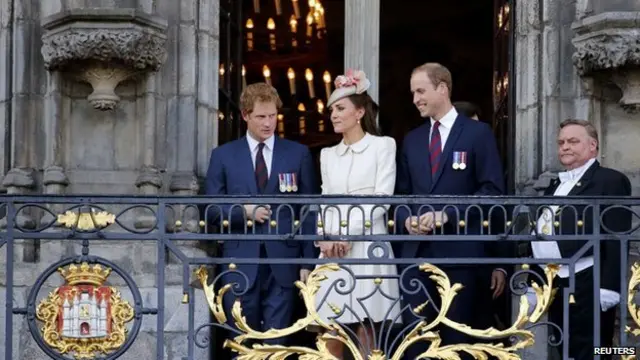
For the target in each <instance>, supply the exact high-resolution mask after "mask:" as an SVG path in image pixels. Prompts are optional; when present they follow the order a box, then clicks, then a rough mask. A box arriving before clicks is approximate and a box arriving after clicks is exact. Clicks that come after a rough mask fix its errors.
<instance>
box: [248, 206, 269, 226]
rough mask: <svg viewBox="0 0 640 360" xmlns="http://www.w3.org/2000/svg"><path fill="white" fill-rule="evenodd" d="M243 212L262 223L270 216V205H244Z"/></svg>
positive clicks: (249, 217)
mask: <svg viewBox="0 0 640 360" xmlns="http://www.w3.org/2000/svg"><path fill="white" fill-rule="evenodd" d="M244 212H245V213H246V214H247V218H248V219H250V220H253V221H257V222H259V223H261V224H262V223H264V222H265V221H267V220H269V216H271V207H270V206H269V205H260V206H256V205H244ZM254 212H255V214H254ZM254 215H255V216H254Z"/></svg>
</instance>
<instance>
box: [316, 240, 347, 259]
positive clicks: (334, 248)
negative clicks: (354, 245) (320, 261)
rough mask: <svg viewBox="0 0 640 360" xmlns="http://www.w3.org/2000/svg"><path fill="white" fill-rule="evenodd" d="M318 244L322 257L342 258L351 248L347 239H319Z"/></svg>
mask: <svg viewBox="0 0 640 360" xmlns="http://www.w3.org/2000/svg"><path fill="white" fill-rule="evenodd" d="M318 245H319V247H320V252H321V253H322V255H323V257H324V258H343V257H345V256H346V255H347V254H348V253H349V251H350V250H351V243H349V242H348V241H319V242H318Z"/></svg>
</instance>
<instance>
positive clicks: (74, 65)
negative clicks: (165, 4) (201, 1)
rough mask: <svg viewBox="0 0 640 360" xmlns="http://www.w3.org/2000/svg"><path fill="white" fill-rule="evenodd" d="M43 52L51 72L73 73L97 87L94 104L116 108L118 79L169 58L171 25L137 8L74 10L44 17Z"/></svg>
mask: <svg viewBox="0 0 640 360" xmlns="http://www.w3.org/2000/svg"><path fill="white" fill-rule="evenodd" d="M42 26H43V28H44V29H45V33H44V35H43V37H42V56H43V58H44V64H45V67H46V68H47V70H49V71H62V72H65V73H70V74H72V75H73V76H74V77H75V78H77V79H78V80H81V81H84V82H87V83H89V84H91V86H92V87H93V93H92V94H91V95H89V97H88V100H89V102H91V104H92V105H93V107H94V108H96V109H99V110H112V109H114V108H115V106H116V104H117V102H118V101H119V97H118V96H117V95H116V93H115V88H116V87H117V86H118V84H119V83H121V82H123V81H125V80H127V79H129V78H131V77H133V76H135V75H142V74H144V73H147V72H154V71H157V70H158V69H160V67H161V66H162V64H164V61H165V60H166V57H167V50H166V40H167V36H166V34H165V33H166V28H167V23H166V21H164V20H161V19H159V18H156V17H152V16H150V15H147V14H144V13H141V12H140V11H138V10H136V9H102V8H99V9H74V10H72V11H65V12H62V13H58V14H55V15H52V16H50V17H47V18H45V19H44V20H43V21H42Z"/></svg>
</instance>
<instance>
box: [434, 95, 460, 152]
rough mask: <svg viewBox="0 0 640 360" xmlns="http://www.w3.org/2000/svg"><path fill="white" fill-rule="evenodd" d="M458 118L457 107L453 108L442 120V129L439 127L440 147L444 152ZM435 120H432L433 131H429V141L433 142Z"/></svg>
mask: <svg viewBox="0 0 640 360" xmlns="http://www.w3.org/2000/svg"><path fill="white" fill-rule="evenodd" d="M457 117H458V112H457V111H456V108H455V107H453V106H452V107H451V110H449V112H447V113H446V114H445V115H444V116H443V117H442V119H440V127H438V131H439V132H440V145H441V146H442V150H443V151H444V145H445V144H446V143H447V138H449V133H451V128H452V127H453V124H454V123H455V122H456V118H457ZM435 122H436V121H435V120H434V119H433V118H431V130H429V141H431V134H432V133H433V124H435Z"/></svg>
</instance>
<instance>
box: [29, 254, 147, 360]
mask: <svg viewBox="0 0 640 360" xmlns="http://www.w3.org/2000/svg"><path fill="white" fill-rule="evenodd" d="M58 273H59V274H60V275H61V276H62V278H63V279H64V280H65V284H64V285H62V286H60V287H58V288H57V289H55V290H54V291H52V292H51V293H50V294H49V295H48V296H47V297H46V298H45V299H43V300H42V301H41V302H40V304H39V305H38V307H37V309H36V317H37V319H38V320H40V321H42V322H44V326H43V327H42V329H41V331H42V338H43V339H44V342H45V343H46V344H47V345H48V346H50V347H51V348H52V349H55V350H56V351H58V352H59V353H60V354H67V355H69V356H72V357H73V358H75V359H94V358H97V357H103V356H104V355H107V354H109V353H111V352H113V351H116V350H118V349H119V348H120V347H121V346H122V345H123V344H124V343H125V341H126V339H127V328H126V324H127V323H128V322H130V321H131V320H132V319H133V317H134V310H133V308H132V307H131V305H130V304H129V303H128V302H127V301H126V300H123V299H122V296H121V294H120V292H119V291H118V289H117V288H115V287H112V286H106V285H105V283H106V281H107V278H108V277H109V275H110V274H111V269H110V268H108V267H104V266H102V265H100V264H89V263H87V262H82V263H81V264H71V265H69V266H68V267H66V268H58Z"/></svg>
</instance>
